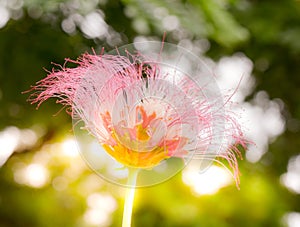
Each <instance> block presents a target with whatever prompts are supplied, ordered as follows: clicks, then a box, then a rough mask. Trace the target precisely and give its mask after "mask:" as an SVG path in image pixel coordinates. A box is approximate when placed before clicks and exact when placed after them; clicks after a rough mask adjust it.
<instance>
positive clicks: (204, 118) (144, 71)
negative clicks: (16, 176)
mask: <svg viewBox="0 0 300 227" xmlns="http://www.w3.org/2000/svg"><path fill="white" fill-rule="evenodd" d="M67 62H72V63H76V64H77V65H78V66H77V67H76V68H67V67H65V65H64V66H61V68H60V70H52V72H49V75H48V76H47V77H46V78H44V79H42V80H41V81H39V82H37V84H36V85H35V86H33V87H32V90H34V91H35V92H34V93H33V94H32V95H31V96H30V100H31V102H32V103H37V104H38V106H39V105H40V104H41V103H42V102H44V101H45V100H47V99H48V98H51V97H54V98H57V102H58V103H61V104H62V105H64V106H66V107H69V108H68V109H67V112H68V113H69V114H70V115H71V116H72V117H73V118H75V119H81V120H82V121H83V122H84V125H85V129H86V130H88V131H89V133H91V134H92V135H93V136H94V137H95V138H96V139H97V140H98V141H99V142H100V143H101V144H103V145H104V146H106V147H107V151H109V152H110V154H113V153H114V152H117V151H118V150H120V149H123V150H124V149H125V150H126V152H127V153H125V154H126V155H127V154H128V152H129V153H130V152H139V153H138V154H137V155H143V156H142V161H139V163H141V162H144V159H146V158H147V157H149V158H150V156H147V154H144V153H149V154H150V153H151V152H153V151H154V152H156V153H157V154H156V156H155V157H152V159H153V160H152V161H153V164H157V162H159V161H161V160H163V159H166V158H169V157H181V158H184V157H187V156H190V155H194V156H195V157H198V156H199V157H205V156H206V155H207V156H210V155H213V156H215V157H221V158H224V159H226V160H227V161H228V163H229V166H230V167H231V168H232V169H233V172H234V177H235V179H236V181H237V183H238V182H239V176H238V175H239V173H238V165H237V158H236V156H238V157H240V156H241V155H240V152H239V149H238V145H241V146H242V147H245V146H246V144H245V140H244V138H243V135H242V131H241V129H240V126H239V124H238V123H237V121H236V120H235V118H234V114H232V113H231V112H229V111H227V110H226V106H222V107H223V108H224V111H218V109H215V108H213V106H214V104H215V103H217V102H219V99H216V100H208V98H207V97H206V96H205V95H203V91H205V89H206V87H199V86H198V85H197V84H196V83H195V82H194V81H193V80H192V79H190V78H189V77H188V76H186V75H184V74H183V73H181V72H179V71H177V70H168V67H166V66H164V65H160V64H159V63H157V62H155V61H153V60H152V59H147V58H146V57H145V56H142V55H140V54H139V53H136V54H128V56H120V55H91V54H83V55H82V56H81V57H80V58H79V59H78V60H77V61H72V60H67V61H66V63H67ZM225 104H226V105H227V103H225ZM117 144H122V146H121V147H120V146H118V145H117ZM122 154H123V153H122ZM129 157H131V156H129ZM135 157H137V156H135ZM139 158H140V157H139ZM120 160H122V161H124V160H123V159H122V157H121V158H120ZM126 160H127V159H126ZM126 160H125V161H124V162H127V161H126ZM152 161H151V162H152ZM133 163H134V162H133ZM131 164H132V163H131Z"/></svg>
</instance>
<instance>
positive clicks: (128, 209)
mask: <svg viewBox="0 0 300 227" xmlns="http://www.w3.org/2000/svg"><path fill="white" fill-rule="evenodd" d="M137 174H138V169H132V168H128V180H127V185H128V188H127V189H126V195H125V204H124V211H123V221H122V227H130V226H131V216H132V207H133V200H134V193H135V185H136V178H137Z"/></svg>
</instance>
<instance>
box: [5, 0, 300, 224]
mask: <svg viewBox="0 0 300 227" xmlns="http://www.w3.org/2000/svg"><path fill="white" fill-rule="evenodd" d="M164 32H166V39H165V41H166V42H170V43H174V44H178V45H181V46H183V47H185V48H187V49H188V50H191V51H192V52H194V53H195V54H196V55H198V56H204V57H205V59H206V61H207V64H208V65H209V66H210V67H211V68H212V70H213V72H214V74H215V75H216V78H217V80H218V83H219V85H220V88H221V89H222V90H223V91H230V89H233V90H234V89H235V88H236V87H237V86H238V84H239V81H240V79H241V77H243V79H242V81H241V83H240V85H239V90H238V91H237V92H236V93H235V95H234V97H233V101H234V103H235V102H236V103H239V106H241V107H242V111H241V112H239V113H240V114H239V116H240V117H239V120H240V121H241V122H242V124H243V127H244V128H245V134H246V136H247V138H248V139H249V140H252V141H253V142H254V143H255V145H250V146H249V150H248V151H247V152H246V153H243V160H242V161H240V162H239V163H240V171H241V185H240V190H238V189H237V188H236V186H235V182H234V180H233V179H232V178H231V177H230V175H229V174H228V172H227V171H225V170H224V168H221V167H220V166H218V165H214V166H213V167H212V168H210V169H209V170H208V171H206V172H205V173H203V174H198V172H197V169H195V168H194V166H193V165H191V166H189V167H188V168H186V169H185V170H184V171H183V172H182V173H181V174H178V175H176V176H175V177H173V178H172V179H171V180H169V181H167V182H165V183H163V184H160V185H157V186H154V187H150V188H143V189H139V190H138V191H137V194H136V199H135V205H134V213H133V226H135V227H141V226H143V227H152V226H156V227H158V226H163V227H168V226H169V227H199V226H217V227H229V226H249V227H250V226H251V227H253V226H288V227H299V226H300V153H299V147H300V137H299V136H300V133H299V130H300V2H299V1H298V0H276V1H274V0H269V1H268V0H264V1H255V0H211V1H207V0H163V1H161V0H143V1H142V0H122V1H118V0H47V1H44V0H0V227H23V226H24V227H25V226H26V227H28V226H30V227H53V226H56V227H62V226H64V227H66V226H70V227H73V226H74V227H93V226H99V227H101V226H103V227H106V226H116V227H118V226H121V219H122V211H123V203H124V195H125V189H124V188H121V187H118V186H117V185H113V184H109V183H107V182H106V181H104V180H102V179H101V178H100V177H99V176H97V175H96V174H94V173H93V172H92V170H90V169H89V168H88V167H87V165H86V164H85V162H84V161H83V160H82V159H81V157H80V155H79V153H78V151H77V148H76V141H75V138H74V136H73V134H72V121H71V118H70V117H69V116H68V115H67V114H66V113H65V112H64V111H61V112H60V110H61V106H59V105H56V104H55V101H54V100H50V101H48V102H46V103H44V104H43V105H42V106H41V107H40V108H39V110H38V111H37V110H36V107H35V106H31V105H30V104H29V103H28V102H26V99H27V98H28V94H22V92H23V91H26V90H28V89H29V88H30V85H33V84H34V83H35V82H36V81H38V80H40V79H42V78H43V77H45V76H46V74H47V73H46V71H45V69H47V70H51V69H52V67H53V65H52V64H51V62H55V63H58V64H63V63H64V59H65V58H66V57H68V58H71V59H76V58H77V57H78V56H79V55H80V54H82V53H84V52H91V51H92V48H94V49H95V50H96V51H97V52H98V53H99V51H100V49H101V47H104V48H105V50H108V51H109V50H111V49H113V48H114V47H115V46H121V45H123V44H127V43H132V42H135V41H143V40H158V41H161V40H162V37H163V33H164Z"/></svg>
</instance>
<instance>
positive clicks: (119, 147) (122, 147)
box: [102, 107, 186, 169]
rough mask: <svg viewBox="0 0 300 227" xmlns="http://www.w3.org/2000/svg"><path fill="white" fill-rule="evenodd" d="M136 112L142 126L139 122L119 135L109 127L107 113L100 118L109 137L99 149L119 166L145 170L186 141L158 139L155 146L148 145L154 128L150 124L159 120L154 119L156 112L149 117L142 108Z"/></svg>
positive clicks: (109, 119)
mask: <svg viewBox="0 0 300 227" xmlns="http://www.w3.org/2000/svg"><path fill="white" fill-rule="evenodd" d="M136 111H137V113H138V114H139V116H140V118H141V123H140V122H139V123H138V124H136V125H135V126H134V127H133V128H126V130H125V131H123V132H122V133H120V132H119V131H118V130H116V129H115V128H114V127H111V125H112V124H111V117H110V114H109V113H108V112H107V113H106V114H105V115H102V119H103V122H104V126H105V127H106V129H107V130H108V131H109V132H110V134H111V138H110V140H109V142H108V143H104V144H102V146H103V148H104V149H105V151H106V152H107V153H108V154H110V155H111V156H112V157H113V158H114V159H115V160H116V161H118V162H119V163H122V164H123V165H125V166H129V167H134V168H145V169H148V168H152V167H154V166H156V165H158V164H159V163H160V162H161V161H163V160H165V159H168V158H170V157H171V156H173V152H174V150H176V149H177V148H178V147H179V146H182V145H183V144H185V142H184V143H182V142H183V141H186V140H185V139H184V138H179V137H175V138H172V139H164V138H161V140H160V141H159V142H158V143H157V144H155V145H152V146H150V143H149V142H150V140H151V135H150V133H149V128H151V130H152V131H155V130H156V128H153V126H151V127H150V125H149V124H150V123H151V122H152V121H153V120H157V121H161V119H159V118H157V117H156V114H155V113H152V114H151V115H149V116H148V115H147V114H146V112H145V110H144V108H143V107H137V109H136ZM157 130H159V129H157Z"/></svg>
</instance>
